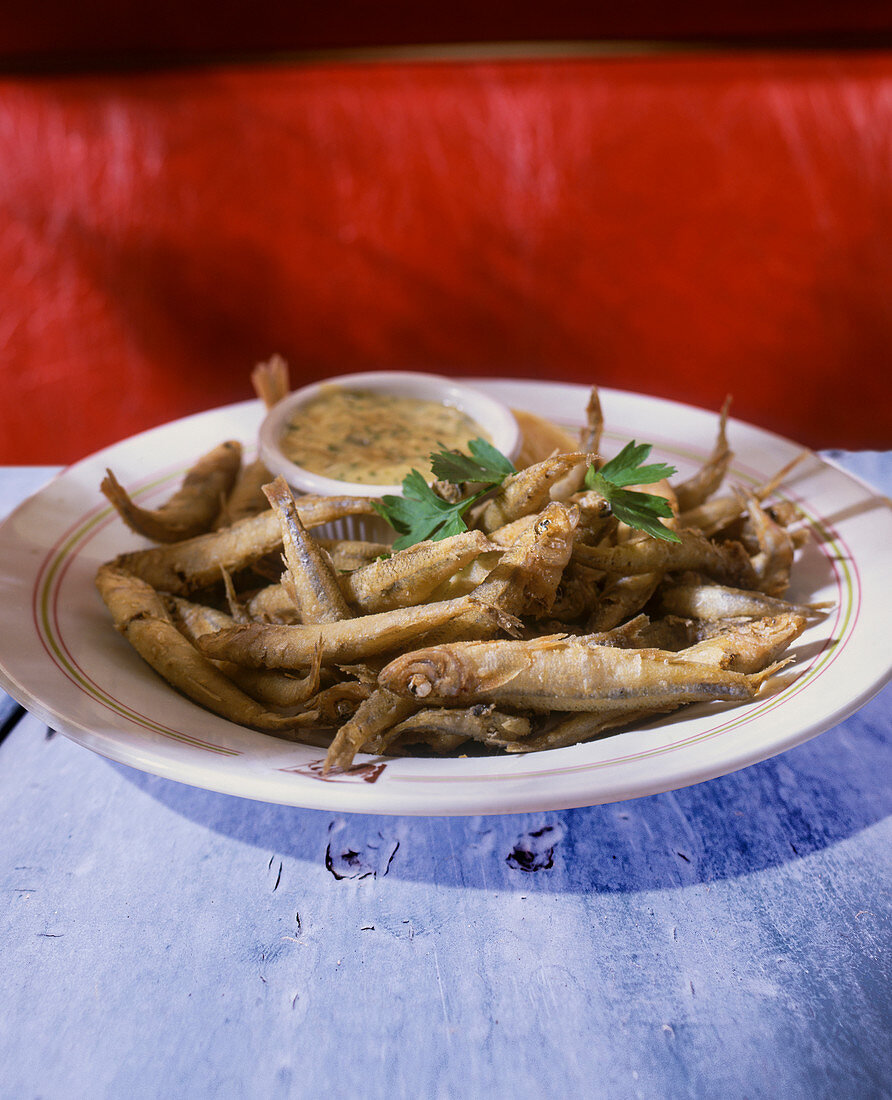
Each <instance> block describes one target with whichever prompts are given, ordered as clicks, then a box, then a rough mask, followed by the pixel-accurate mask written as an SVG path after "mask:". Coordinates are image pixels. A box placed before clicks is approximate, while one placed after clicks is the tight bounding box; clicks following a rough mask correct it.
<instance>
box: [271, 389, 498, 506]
mask: <svg viewBox="0 0 892 1100" xmlns="http://www.w3.org/2000/svg"><path fill="white" fill-rule="evenodd" d="M485 434H486V433H485V432H484V431H483V429H482V428H481V427H480V425H479V424H477V423H476V421H474V420H472V419H471V418H470V417H469V416H467V415H466V414H465V413H463V412H461V410H460V409H456V408H454V407H453V406H451V405H443V404H440V403H439V402H436V401H423V400H420V399H419V398H415V397H403V396H398V395H396V394H391V393H382V392H379V391H376V390H349V389H344V388H342V387H340V386H326V387H325V388H324V389H323V390H322V391H321V392H320V393H319V395H318V396H317V397H314V398H313V400H312V401H308V402H307V404H306V405H302V406H301V407H300V408H299V409H298V410H297V411H296V412H295V413H294V415H293V416H292V418H291V420H290V421H289V423H288V427H287V428H286V429H285V433H284V435H283V436H282V441H281V446H282V451H283V452H284V453H285V455H286V456H287V457H288V458H289V459H290V460H291V461H292V462H295V463H297V465H298V466H303V468H304V469H306V470H310V471H312V472H313V473H316V474H323V475H324V476H325V477H331V478H335V479H336V480H338V481H353V482H358V483H360V484H362V485H398V484H399V483H400V482H402V480H403V478H404V477H406V476H407V474H408V473H409V472H410V471H411V470H412V468H413V467H416V466H424V465H426V464H427V462H428V455H429V454H430V448H431V441H433V440H435V441H436V442H437V443H439V444H442V445H443V447H445V448H447V449H449V448H462V447H466V446H467V444H468V441H469V440H471V439H474V438H475V437H478V436H485Z"/></svg>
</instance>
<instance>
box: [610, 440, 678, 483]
mask: <svg viewBox="0 0 892 1100" xmlns="http://www.w3.org/2000/svg"><path fill="white" fill-rule="evenodd" d="M652 450H653V446H652V444H650V443H640V444H639V443H636V442H635V440H634V439H633V440H632V442H631V443H627V444H626V445H625V447H623V449H622V450H621V451H620V452H619V454H618V455H617V456H616V458H611V460H610V461H609V462H608V463H607V464H606V465H604V466H602V467H601V469H600V471H599V473H600V474H601V476H602V477H604V478H606V479H607V481H609V482H610V484H611V485H615V486H617V488H622V487H623V486H625V485H650V484H651V483H652V482H654V481H662V480H663V478H664V477H672V476H673V475H674V474H675V467H674V466H667V465H666V464H665V463H664V462H657V463H655V464H654V465H652V466H642V465H641V463H642V462H643V461H644V460H645V459H646V458H647V456H648V455H649V454H650V452H651V451H652Z"/></svg>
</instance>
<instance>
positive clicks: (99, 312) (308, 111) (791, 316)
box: [0, 52, 892, 462]
mask: <svg viewBox="0 0 892 1100" xmlns="http://www.w3.org/2000/svg"><path fill="white" fill-rule="evenodd" d="M0 166H2V168H0V355H2V371H3V392H4V398H5V399H4V401H3V403H2V405H0V461H3V462H10V461H12V462H56V461H69V460H73V459H76V458H78V457H80V456H81V455H83V454H85V453H88V452H89V451H92V450H95V449H96V448H97V447H99V446H102V445H104V444H106V443H109V442H112V441H114V440H115V439H118V438H121V437H123V436H125V435H128V434H130V433H132V432H133V431H136V430H138V429H141V428H145V427H149V426H151V425H154V424H157V423H159V422H161V421H164V420H167V419H170V418H172V417H175V416H179V415H182V414H185V413H188V412H192V411H196V410H199V409H201V408H206V407H209V406H212V405H217V404H222V403H225V402H228V401H231V400H236V399H240V398H243V397H247V396H249V395H250V392H249V386H248V371H249V369H250V366H251V365H252V364H253V362H254V361H255V360H256V359H258V358H261V357H264V356H266V355H268V354H269V353H270V352H272V351H274V350H278V351H281V352H282V353H283V354H285V355H286V356H287V357H288V358H289V359H290V360H291V361H292V363H293V364H294V366H295V368H296V369H295V374H296V376H297V378H298V380H303V379H313V378H317V377H322V376H324V375H327V374H332V373H338V372H345V371H348V370H357V369H363V368H370V367H388V368H407V369H409V368H412V369H426V370H436V371H443V372H446V373H455V374H478V375H488V374H496V375H517V376H522V377H548V378H563V379H578V380H583V381H597V382H599V383H602V384H604V385H611V386H619V387H625V388H632V389H638V390H642V391H646V392H650V393H655V394H660V395H665V396H669V397H675V398H680V399H685V400H690V401H693V402H695V403H698V404H705V405H709V406H712V407H718V405H719V404H720V403H721V401H722V399H723V397H724V395H725V394H726V392H729V391H730V392H732V393H733V394H734V397H735V401H734V412H735V414H736V415H737V416H741V417H744V418H746V419H750V420H753V421H755V422H757V423H759V424H762V425H764V426H767V427H770V428H774V429H776V430H778V431H781V432H784V433H785V434H788V435H792V436H794V437H796V438H798V439H800V440H801V441H803V442H805V443H809V444H812V445H814V446H828V445H840V446H862V445H872V446H892V412H890V402H889V400H888V398H889V383H888V367H889V360H890V348H892V306H890V302H892V173H890V166H892V53H890V52H876V53H850V54H839V55H835V54H831V53H818V54H802V53H795V54H794V53H790V54H785V53H765V54H743V55H725V56H707V55H699V54H691V55H689V56H683V55H682V56H664V57H653V58H641V59H632V58H625V59H614V60H608V59H603V58H601V59H595V58H592V59H584V60H583V59H580V60H567V61H559V60H550V61H547V60H540V61H526V62H486V61H478V62H473V63H452V62H442V63H411V62H407V63H394V62H391V63H387V64H352V65H347V64H334V63H317V64H309V63H308V64H296V63H294V64H282V65H256V66H252V65H230V66H227V65H220V66H215V67H197V68H191V69H183V70H179V71H168V72H157V73H150V74H133V73H131V74H106V75H94V76H78V77H24V76H7V77H6V78H5V79H2V80H0Z"/></svg>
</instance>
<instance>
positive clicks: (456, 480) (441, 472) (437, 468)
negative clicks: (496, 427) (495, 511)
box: [430, 438, 517, 485]
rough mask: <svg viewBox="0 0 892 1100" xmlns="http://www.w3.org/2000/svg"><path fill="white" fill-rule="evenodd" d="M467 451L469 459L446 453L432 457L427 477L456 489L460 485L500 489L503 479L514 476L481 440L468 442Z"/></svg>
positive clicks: (508, 464) (507, 464)
mask: <svg viewBox="0 0 892 1100" xmlns="http://www.w3.org/2000/svg"><path fill="white" fill-rule="evenodd" d="M441 446H442V444H441ZM468 450H469V451H470V452H471V455H470V456H468V455H463V454H461V453H460V452H458V451H446V450H443V451H439V452H437V453H436V454H432V455H431V456H430V457H431V473H432V474H433V475H434V477H436V478H439V479H440V480H441V481H451V482H452V483H453V484H454V485H460V484H461V482H463V481H479V482H482V483H484V484H487V485H501V483H502V482H503V481H504V480H505V478H506V477H510V476H511V474H515V473H517V471H516V470H515V469H514V466H513V465H512V464H511V462H509V460H508V459H507V458H505V456H504V455H503V454H502V452H501V451H499V450H497V449H496V448H495V447H493V445H492V444H491V443H487V441H486V440H485V439H479V438H478V439H472V440H471V442H470V443H469V444H468Z"/></svg>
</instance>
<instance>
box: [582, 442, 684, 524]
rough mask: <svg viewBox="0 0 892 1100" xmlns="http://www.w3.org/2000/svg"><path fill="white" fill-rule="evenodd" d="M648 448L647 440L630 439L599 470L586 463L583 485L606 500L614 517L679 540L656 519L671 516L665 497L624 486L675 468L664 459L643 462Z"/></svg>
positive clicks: (650, 480) (644, 481)
mask: <svg viewBox="0 0 892 1100" xmlns="http://www.w3.org/2000/svg"><path fill="white" fill-rule="evenodd" d="M651 450H652V447H651V444H650V443H636V442H635V440H634V439H633V440H632V442H631V443H627V444H626V445H625V447H623V449H622V450H621V451H620V452H619V454H618V455H617V456H616V457H615V458H612V459H611V460H610V461H609V462H607V463H605V465H603V466H602V467H601V469H600V470H596V469H595V467H594V466H589V468H588V469H587V470H586V472H585V484H586V486H587V488H589V489H594V490H595V492H596V493H600V494H601V496H603V497H604V499H605V500H607V501H608V502H609V504H610V507H611V509H612V511H613V514H614V515H615V516H616V518H617V519H618V520H621V521H622V522H623V523H627V524H628V525H629V526H630V527H636V528H637V529H638V530H639V531H645V532H646V533H647V534H648V535H651V536H652V537H653V538H655V539H663V540H664V541H665V542H681V539H680V538H679V537H678V535H676V533H675V532H674V531H671V530H670V529H669V528H668V527H667V526H666V525H665V524H664V523H661V522H660V517H661V516H663V517H669V516H671V515H672V509H671V507H670V506H669V502H668V500H666V499H665V498H664V497H660V496H656V495H655V494H654V493H639V492H637V491H634V490H630V489H626V488H625V486H626V485H650V484H652V483H653V482H654V481H662V479H663V478H664V477H672V476H673V474H674V473H675V467H674V466H667V465H666V464H665V463H664V462H656V463H653V464H652V465H650V466H644V465H643V462H644V460H645V459H646V458H647V456H648V455H649V454H650V452H651Z"/></svg>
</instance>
